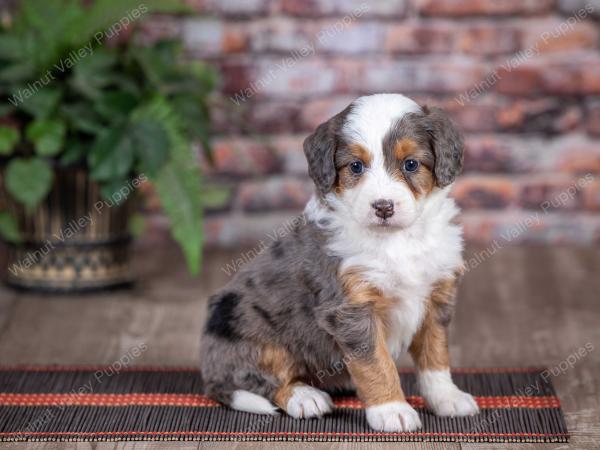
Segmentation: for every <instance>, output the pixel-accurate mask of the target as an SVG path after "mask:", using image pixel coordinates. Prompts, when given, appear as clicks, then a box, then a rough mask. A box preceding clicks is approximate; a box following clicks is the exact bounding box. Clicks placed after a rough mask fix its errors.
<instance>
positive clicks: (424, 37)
mask: <svg viewBox="0 0 600 450" xmlns="http://www.w3.org/2000/svg"><path fill="white" fill-rule="evenodd" d="M456 32H457V30H456V28H455V27H452V26H450V25H449V24H446V23H435V24H425V25H424V24H419V23H402V22H400V23H392V24H390V25H389V26H388V27H387V29H386V37H385V46H384V49H385V50H386V51H387V52H392V53H409V54H420V53H447V52H450V51H451V50H452V48H453V47H454V35H455V34H456Z"/></svg>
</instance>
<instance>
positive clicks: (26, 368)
mask: <svg viewBox="0 0 600 450" xmlns="http://www.w3.org/2000/svg"><path fill="white" fill-rule="evenodd" d="M545 370H547V369H546V368H545V367H458V368H455V369H452V373H467V374H469V373H474V374H477V373H539V372H543V371H545ZM21 371H22V372H96V371H110V372H114V373H120V372H200V369H198V368H197V367H176V366H173V367H157V366H147V367H145V366H134V367H113V366H99V365H76V366H75V365H74V366H52V365H50V366H47V365H40V366H31V365H22V366H0V372H21ZM398 371H399V372H400V373H414V372H415V370H414V369H411V368H401V369H398Z"/></svg>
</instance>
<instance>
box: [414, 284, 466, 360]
mask: <svg viewBox="0 0 600 450" xmlns="http://www.w3.org/2000/svg"><path fill="white" fill-rule="evenodd" d="M455 296H456V278H449V279H445V280H440V281H439V282H438V283H436V285H435V286H434V289H433V291H432V292H431V295H430V297H429V301H428V302H427V311H426V313H425V319H424V320H423V324H422V325H421V328H420V329H419V330H418V331H417V333H416V335H415V337H414V338H413V342H412V343H411V346H410V348H409V350H410V353H411V355H412V357H413V359H414V360H415V363H416V364H417V367H418V368H419V370H444V369H447V368H448V367H449V358H448V324H449V322H450V318H451V316H452V308H453V306H454V298H455Z"/></svg>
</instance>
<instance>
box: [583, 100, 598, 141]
mask: <svg viewBox="0 0 600 450" xmlns="http://www.w3.org/2000/svg"><path fill="white" fill-rule="evenodd" d="M586 115H587V122H586V129H587V132H588V133H589V134H592V135H595V136H600V98H598V99H590V100H588V101H587V102H586Z"/></svg>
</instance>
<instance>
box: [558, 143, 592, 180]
mask: <svg viewBox="0 0 600 450" xmlns="http://www.w3.org/2000/svg"><path fill="white" fill-rule="evenodd" d="M557 169H558V170H561V171H564V172H569V173H580V174H586V173H600V143H598V142H593V143H592V142H574V143H572V144H571V145H569V146H568V147H567V148H565V149H564V151H563V153H562V155H561V156H560V157H559V159H558V161H557Z"/></svg>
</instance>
